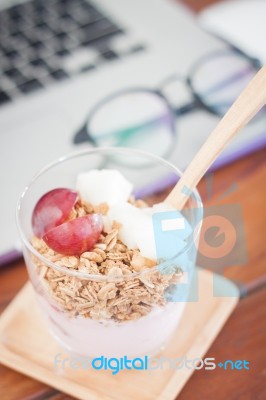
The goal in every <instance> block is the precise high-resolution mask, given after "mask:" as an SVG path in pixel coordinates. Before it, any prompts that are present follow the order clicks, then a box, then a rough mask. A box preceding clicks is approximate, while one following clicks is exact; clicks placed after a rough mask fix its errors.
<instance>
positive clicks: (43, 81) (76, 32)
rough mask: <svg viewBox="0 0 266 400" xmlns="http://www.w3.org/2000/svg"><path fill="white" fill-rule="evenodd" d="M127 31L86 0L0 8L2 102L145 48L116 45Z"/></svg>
mask: <svg viewBox="0 0 266 400" xmlns="http://www.w3.org/2000/svg"><path fill="white" fill-rule="evenodd" d="M123 36H126V33H125V31H124V30H123V29H122V28H121V27H119V26H118V25H117V24H115V23H114V22H112V21H111V20H110V19H109V18H107V17H106V16H105V15H104V14H103V13H102V12H100V11H99V10H98V9H96V8H95V6H94V5H92V4H90V3H89V2H88V1H86V0H32V1H27V2H25V3H21V4H18V5H15V6H12V7H10V8H8V9H4V10H2V11H0V105H3V104H6V103H9V102H10V101H12V100H14V99H16V98H19V97H21V96H24V95H28V94H30V93H33V92H35V91H37V90H40V89H43V88H45V87H47V86H48V85H51V84H53V83H55V82H59V81H63V80H65V79H69V78H71V77H74V76H76V75H78V74H82V73H88V72H90V71H93V70H95V68H98V67H100V66H101V65H102V63H108V62H111V61H113V60H116V59H119V58H121V57H124V56H126V55H128V54H130V53H133V52H136V51H140V50H143V49H144V46H143V45H142V44H140V43H137V44H136V43H135V44H134V45H128V47H127V46H126V47H125V46H123V51H122V52H119V51H116V50H114V49H112V47H111V41H113V40H115V39H119V40H120V39H121V38H122V39H123ZM111 39H112V40H111Z"/></svg>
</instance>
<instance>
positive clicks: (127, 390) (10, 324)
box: [0, 269, 239, 400]
mask: <svg viewBox="0 0 266 400" xmlns="http://www.w3.org/2000/svg"><path fill="white" fill-rule="evenodd" d="M198 271H199V300H198V301H197V302H189V303H188V304H187V305H186V309H185V312H184V315H183V317H182V320H181V323H180V325H179V326H178V328H177V330H176V333H175V335H174V337H173V338H172V340H171V342H170V343H169V345H168V346H167V348H166V349H165V350H164V351H163V352H162V353H160V354H159V355H157V357H169V358H171V359H175V358H181V357H185V356H186V357H187V359H194V358H203V356H204V354H205V353H206V351H207V350H208V348H209V347H210V345H211V343H212V342H213V341H214V339H215V338H216V336H217V334H218V333H219V331H220V330H221V328H222V326H223V325H224V323H225V322H226V320H227V318H228V317H229V315H230V314H231V312H232V311H233V309H234V308H235V306H236V304H237V302H238V297H239V296H238V289H237V288H236V287H235V286H234V284H233V283H231V282H230V281H228V280H226V279H225V278H223V277H217V279H218V280H219V283H220V287H221V285H222V287H223V289H228V290H229V291H230V292H231V293H233V295H234V297H213V294H212V287H213V274H212V273H210V272H208V271H204V270H201V269H199V270H198ZM218 286H219V285H218ZM57 353H62V354H66V352H65V350H63V349H61V348H60V347H59V345H58V344H57V343H56V342H55V341H54V339H53V338H52V336H50V334H49V333H48V331H47V329H46V326H45V325H44V324H43V321H42V319H41V317H40V315H39V310H38V306H37V305H36V304H35V298H34V293H33V289H32V287H31V285H30V283H27V284H26V285H25V287H24V288H23V289H22V290H21V291H20V293H19V294H18V295H17V296H16V297H15V299H14V300H13V301H12V303H11V304H10V305H9V306H8V307H7V309H6V310H5V311H4V313H3V314H2V316H1V318H0V362H2V363H3V364H4V365H6V366H8V367H10V368H13V369H15V370H17V371H19V372H21V373H23V374H25V375H28V376H30V377H32V378H34V379H37V380H39V381H41V382H44V383H46V384H47V385H49V386H53V387H55V388H57V389H58V390H60V391H63V392H65V393H68V394H69V395H72V396H74V397H76V398H79V399H81V400H125V399H127V400H136V399H141V400H173V399H175V398H176V396H177V395H178V394H179V393H180V391H181V390H182V388H183V386H184V385H185V383H186V382H187V380H188V379H189V377H190V376H191V375H192V373H193V371H194V370H193V369H187V368H182V369H174V368H172V369H171V368H164V369H157V370H152V371H144V370H142V371H137V370H131V371H120V372H119V373H118V374H116V375H112V372H111V371H104V370H102V371H96V370H93V369H89V370H81V369H79V370H73V369H71V370H70V368H68V369H65V370H64V371H62V370H55V368H54V358H55V355H56V354H57ZM196 373H197V372H196Z"/></svg>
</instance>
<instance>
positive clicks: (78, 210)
mask: <svg viewBox="0 0 266 400" xmlns="http://www.w3.org/2000/svg"><path fill="white" fill-rule="evenodd" d="M130 202H131V203H132V204H135V205H137V206H138V207H145V206H147V204H146V203H145V202H143V200H134V199H133V198H131V199H130ZM95 212H97V213H101V214H103V215H106V214H107V212H108V205H107V204H106V203H104V204H100V205H97V206H93V205H92V204H89V203H86V202H84V201H78V202H77V203H76V205H75V207H74V209H73V211H72V213H71V216H70V219H74V218H77V217H80V216H84V215H87V214H90V213H95ZM119 227H120V224H119V223H118V222H116V221H114V222H113V224H112V226H111V227H110V229H106V230H104V231H103V232H102V234H101V235H100V238H99V241H98V243H96V244H95V246H94V248H93V249H92V250H90V251H86V252H84V253H82V254H81V255H80V256H63V255H61V254H58V253H56V252H55V251H53V250H52V249H50V248H49V247H48V246H47V244H46V243H45V242H44V241H43V240H42V239H38V238H37V237H35V236H34V237H32V245H33V247H34V248H35V249H36V250H37V251H38V252H39V253H40V254H41V255H42V256H44V257H45V258H46V259H47V260H49V261H51V262H53V263H54V264H55V265H58V266H61V267H66V268H67V269H69V270H75V271H80V272H84V273H88V274H92V275H94V277H93V278H91V279H90V280H88V279H86V278H84V279H83V278H80V277H75V276H71V275H68V274H65V273H63V272H60V271H58V270H55V269H54V268H50V267H49V266H48V265H47V264H45V263H44V262H42V261H41V260H40V259H39V258H38V257H36V256H34V255H32V258H33V262H34V264H35V265H36V269H37V273H38V276H39V279H40V281H41V284H42V288H43V290H45V291H46V292H47V291H48V292H49V294H50V296H51V298H52V300H53V301H54V302H55V303H56V305H57V306H58V307H59V308H60V309H63V310H64V311H66V312H67V313H69V315H70V316H78V315H79V316H82V317H85V318H91V319H95V320H100V319H112V320H114V321H120V322H122V321H129V320H136V319H139V318H141V317H143V316H145V315H147V314H149V312H150V311H151V310H152V308H153V307H154V306H164V305H165V304H166V300H165V298H164V290H165V289H166V288H167V287H168V286H169V285H171V284H173V283H177V282H178V281H179V280H180V278H181V277H182V271H181V269H179V270H176V271H175V272H174V273H171V274H161V273H160V272H159V271H158V269H156V268H153V267H155V266H156V263H155V262H154V261H153V260H150V259H147V258H145V257H143V256H142V255H141V254H140V251H139V250H132V249H129V248H128V247H127V246H126V245H125V244H124V243H123V242H122V241H121V240H119V237H118V236H119V235H118V232H119Z"/></svg>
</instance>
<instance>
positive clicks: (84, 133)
mask: <svg viewBox="0 0 266 400" xmlns="http://www.w3.org/2000/svg"><path fill="white" fill-rule="evenodd" d="M84 142H90V143H92V144H94V145H96V143H95V140H94V139H93V138H92V137H91V136H90V134H89V132H88V129H87V123H85V124H84V125H83V126H82V127H81V128H80V129H79V130H78V131H77V133H75V135H74V137H73V143H74V144H79V143H84Z"/></svg>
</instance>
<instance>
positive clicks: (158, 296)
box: [17, 148, 202, 357]
mask: <svg viewBox="0 0 266 400" xmlns="http://www.w3.org/2000/svg"><path fill="white" fill-rule="evenodd" d="M144 165H146V167H145V168H144ZM140 166H141V167H140ZM101 168H105V169H116V170H118V171H120V172H121V173H122V174H123V175H124V177H125V178H126V179H127V180H129V181H130V182H132V183H133V185H134V196H135V198H136V199H143V200H147V201H148V202H150V203H151V202H152V199H153V197H152V196H153V195H154V194H155V193H156V194H157V195H159V194H160V192H162V191H163V189H164V187H165V186H167V182H169V181H171V182H173V177H175V179H176V181H178V179H179V178H180V176H181V172H180V171H179V170H178V169H177V168H176V167H175V166H174V165H172V164H170V163H169V162H167V161H165V160H163V159H161V158H159V157H158V156H155V155H152V154H149V153H146V152H142V151H138V150H133V149H126V148H97V149H92V150H91V149H90V150H82V151H79V152H76V153H73V154H71V155H68V156H65V157H62V158H60V159H58V160H56V161H55V162H53V163H51V164H49V165H48V166H47V167H45V168H44V169H42V170H41V171H40V172H39V173H38V174H37V175H36V176H35V177H34V178H33V180H32V181H31V183H30V184H29V185H28V186H27V187H26V188H25V190H24V192H23V193H22V195H21V197H20V199H19V202H18V207H17V224H18V229H19V232H20V236H21V239H22V243H23V254H24V258H25V262H26V266H27V269H28V273H29V276H30V280H31V283H32V285H33V288H34V292H35V295H36V299H37V302H38V303H39V306H40V309H41V310H42V314H43V316H44V317H45V318H46V320H47V323H48V326H49V330H50V332H51V333H52V335H53V336H54V337H55V339H57V340H58V341H59V343H60V344H61V345H62V346H63V347H65V348H66V349H67V350H68V351H71V352H73V353H76V354H79V355H82V356H89V357H99V356H102V355H103V356H105V357H122V356H125V355H126V356H130V357H139V356H143V355H155V354H156V353H158V352H159V351H160V350H162V349H163V347H164V346H165V344H166V343H167V342H168V340H169V338H170V337H171V336H172V335H173V333H174V332H175V330H176V327H177V325H178V322H179V320H180V318H181V316H182V313H183V310H184V306H185V303H186V300H187V297H188V294H189V287H190V282H191V279H192V276H193V271H194V267H195V260H196V253H197V246H196V242H197V240H198V236H199V232H200V226H201V220H202V204H201V200H200V197H199V195H198V192H197V191H196V190H195V191H193V192H191V194H190V197H189V200H188V202H187V205H186V208H185V210H184V212H183V211H182V213H184V215H185V218H186V221H187V222H188V223H189V226H190V227H191V228H192V229H191V233H190V235H189V236H188V237H187V238H186V239H184V241H183V247H182V249H181V250H177V249H174V251H172V252H171V256H169V259H167V257H164V259H163V258H161V259H160V260H159V263H158V264H157V265H154V264H153V265H152V266H151V265H150V266H149V267H147V266H145V265H144V266H143V265H140V267H139V268H135V269H134V270H129V269H130V268H129V267H128V263H131V261H128V262H127V261H123V257H126V256H125V253H124V255H122V264H121V263H119V262H118V261H119V260H120V261H121V258H119V253H118V255H117V252H114V253H112V250H110V251H111V253H110V254H112V257H113V260H114V261H113V264H114V265H113V266H112V263H110V262H109V267H108V268H109V270H108V271H109V272H108V275H106V274H103V273H101V272H100V271H99V272H98V271H96V272H94V273H88V272H87V270H86V268H85V267H84V265H83V264H82V262H84V258H82V262H81V257H80V258H79V257H72V258H68V257H64V256H61V255H58V254H56V253H55V252H54V251H52V250H47V249H46V250H45V251H44V250H43V247H42V246H41V245H40V243H41V241H40V240H39V241H38V240H36V238H35V239H34V238H33V231H32V226H31V219H32V212H33V209H34V206H35V204H36V202H37V201H38V200H39V198H40V197H41V196H42V195H43V194H44V193H46V192H48V191H50V190H52V189H55V188H60V187H61V188H62V187H67V188H72V189H75V185H76V178H77V175H78V174H79V173H80V172H84V171H89V170H91V169H101ZM169 179H170V180H169ZM156 198H158V197H156ZM162 199H163V198H162ZM157 215H159V216H160V215H161V214H160V213H159V214H157ZM167 215H168V214H166V217H167ZM161 233H162V232H161ZM141 234H142V237H143V240H145V232H141ZM110 235H111V236H112V232H111V234H110V233H109V239H110ZM109 239H108V240H109ZM161 239H162V240H161ZM108 240H107V241H108ZM156 240H157V241H158V243H160V244H162V241H163V237H162V238H160V237H159V238H158V235H157V238H156ZM173 243H174V242H173ZM100 247H101V246H100ZM120 247H121V246H120ZM171 247H172V250H173V248H175V243H174V244H172V245H171ZM98 251H99V250H98ZM121 251H122V250H121ZM123 251H124V250H123ZM98 254H100V255H101V254H102V253H101V250H100V251H99V253H98ZM128 254H131V253H130V252H129V253H128ZM120 256H121V254H120ZM104 257H105V256H103V255H102V260H100V261H99V259H98V262H101V261H103V260H104ZM128 257H129V259H130V255H129V256H128ZM96 261H97V260H96ZM109 261H110V260H109ZM135 261H136V260H135ZM137 261H138V258H137ZM123 263H124V264H123ZM135 263H136V262H135ZM140 264H141V263H140ZM95 265H96V264H94V266H95ZM98 265H99V264H98ZM121 265H122V266H121ZM123 265H124V266H123ZM110 267H111V268H110ZM135 267H136V266H135ZM184 277H185V279H184ZM184 281H185V284H184ZM181 289H182V290H181Z"/></svg>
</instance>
